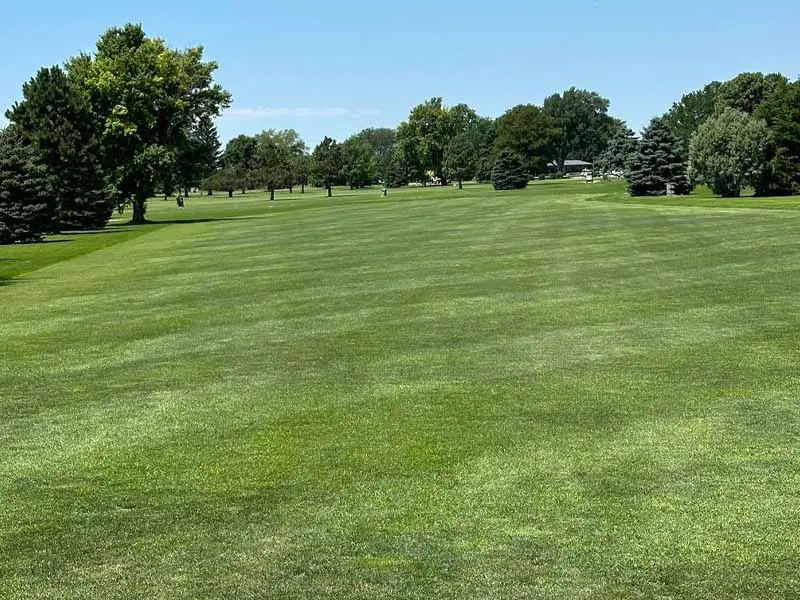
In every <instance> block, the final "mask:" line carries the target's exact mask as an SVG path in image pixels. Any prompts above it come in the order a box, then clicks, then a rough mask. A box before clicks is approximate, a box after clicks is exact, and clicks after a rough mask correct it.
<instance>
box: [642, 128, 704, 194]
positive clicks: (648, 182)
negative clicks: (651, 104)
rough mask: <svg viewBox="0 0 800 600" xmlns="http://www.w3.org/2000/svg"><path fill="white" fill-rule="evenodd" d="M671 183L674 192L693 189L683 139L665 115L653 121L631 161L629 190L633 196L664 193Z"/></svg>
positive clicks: (645, 131) (684, 192) (681, 192)
mask: <svg viewBox="0 0 800 600" xmlns="http://www.w3.org/2000/svg"><path fill="white" fill-rule="evenodd" d="M668 186H671V187H672V189H673V191H674V193H675V194H688V193H689V192H690V191H691V186H690V185H689V179H688V177H687V176H686V157H685V155H684V153H683V148H682V146H681V143H680V140H678V138H677V137H675V136H674V135H673V134H672V132H671V131H670V129H669V127H667V124H666V123H665V122H664V120H663V119H660V118H657V119H653V120H652V121H651V122H650V125H649V126H648V127H647V128H646V129H645V130H644V133H643V134H642V138H641V140H639V143H637V144H636V149H635V151H634V152H633V153H632V154H631V157H630V161H629V163H628V190H629V191H630V193H631V195H632V196H663V195H665V194H666V193H667V187H668Z"/></svg>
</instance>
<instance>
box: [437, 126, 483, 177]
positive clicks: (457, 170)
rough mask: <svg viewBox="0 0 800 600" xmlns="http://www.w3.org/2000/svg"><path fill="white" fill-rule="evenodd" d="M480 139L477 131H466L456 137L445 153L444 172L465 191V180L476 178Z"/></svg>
mask: <svg viewBox="0 0 800 600" xmlns="http://www.w3.org/2000/svg"><path fill="white" fill-rule="evenodd" d="M478 152H479V138H478V134H477V131H475V130H474V129H473V130H472V131H464V132H462V133H459V134H458V135H457V136H455V137H454V138H453V139H452V140H450V143H449V144H447V148H445V151H444V170H445V173H447V176H448V177H449V178H450V179H451V180H453V181H457V182H458V189H463V188H464V185H463V182H464V180H465V179H470V178H471V177H474V176H475V171H476V170H477V168H478Z"/></svg>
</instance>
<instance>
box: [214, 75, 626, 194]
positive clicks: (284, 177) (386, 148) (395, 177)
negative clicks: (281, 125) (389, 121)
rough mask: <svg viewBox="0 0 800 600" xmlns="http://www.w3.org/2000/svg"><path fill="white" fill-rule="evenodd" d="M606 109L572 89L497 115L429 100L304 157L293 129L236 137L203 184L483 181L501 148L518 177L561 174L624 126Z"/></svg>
mask: <svg viewBox="0 0 800 600" xmlns="http://www.w3.org/2000/svg"><path fill="white" fill-rule="evenodd" d="M608 109H609V102H608V100H607V99H605V98H602V97H601V96H600V95H598V94H597V93H595V92H589V91H586V90H579V89H576V88H573V89H570V90H567V91H566V92H564V93H563V94H555V95H553V96H550V97H549V98H547V99H546V100H545V101H544V103H543V105H542V106H536V105H532V104H526V105H520V106H516V107H514V108H512V109H511V110H509V111H508V112H506V113H505V114H504V115H503V116H501V117H500V118H498V119H491V118H487V117H481V116H479V115H478V114H477V113H476V111H475V110H474V109H472V108H470V107H469V106H467V105H466V104H457V105H455V106H451V107H448V106H446V105H445V104H444V102H443V100H442V98H432V99H431V100H428V101H426V102H423V103H422V104H420V105H418V106H416V107H414V108H413V109H412V110H411V112H410V115H409V118H408V120H407V121H405V122H403V123H401V124H400V125H399V126H398V128H397V129H396V130H394V129H366V130H364V131H362V132H360V133H358V134H356V135H354V136H352V137H350V138H348V139H347V140H345V141H344V142H343V143H338V142H337V141H336V140H333V139H331V138H327V137H326V138H325V139H324V140H323V141H322V142H321V143H320V144H319V145H318V146H317V147H316V148H315V149H314V151H313V152H312V153H310V154H309V152H308V148H307V147H306V145H305V144H304V143H303V141H302V140H301V139H300V137H299V136H298V135H297V132H295V131H294V130H287V131H272V130H270V131H265V132H262V133H261V134H259V135H255V136H239V137H237V138H234V139H233V140H231V141H230V142H229V143H228V146H227V148H226V149H225V152H224V153H223V155H222V158H221V161H220V166H219V169H218V171H217V172H215V173H214V174H213V175H212V176H211V177H208V178H207V179H206V180H205V181H204V182H203V184H202V185H203V186H204V187H205V188H206V189H208V190H209V191H211V190H224V191H227V192H228V193H229V195H232V194H233V191H234V190H236V189H241V190H242V191H245V190H246V189H248V188H253V187H265V188H266V189H268V190H270V191H272V192H274V190H275V189H276V188H288V189H289V190H290V191H291V190H292V189H293V187H295V186H301V189H302V190H303V191H304V188H305V185H307V184H308V183H311V184H313V185H316V186H319V187H325V188H327V189H328V194H329V195H330V193H331V188H332V186H334V185H349V186H350V187H351V188H360V187H364V186H367V185H371V184H373V183H377V182H383V183H384V184H385V185H387V186H389V187H398V186H400V185H404V184H407V183H410V182H420V183H422V184H423V185H425V184H427V183H430V182H432V181H435V182H438V183H441V184H442V185H447V184H448V182H450V181H453V182H457V183H458V184H459V186H461V184H462V182H463V181H466V180H470V179H477V180H478V181H489V180H491V179H492V174H493V170H494V167H495V166H496V163H497V162H498V157H499V156H500V155H502V154H503V153H504V152H505V153H507V154H513V155H514V156H513V160H515V161H516V160H518V161H520V163H521V170H522V175H523V176H524V177H525V178H531V177H533V176H535V175H537V174H541V173H545V172H547V171H548V169H552V170H561V171H563V169H564V162H565V161H566V160H567V159H568V158H578V159H584V160H594V159H595V158H596V157H599V156H600V155H601V154H602V153H603V151H604V150H605V149H606V148H607V146H608V144H609V141H610V140H612V139H614V137H615V136H616V135H618V134H619V133H620V132H626V131H627V129H626V128H625V125H624V123H623V122H622V121H620V120H618V119H614V118H613V117H611V116H609V114H608ZM507 162H508V158H507V159H506V161H505V162H504V163H503V164H506V163H507ZM526 181H527V179H526ZM503 185H504V184H501V187H502V186H503Z"/></svg>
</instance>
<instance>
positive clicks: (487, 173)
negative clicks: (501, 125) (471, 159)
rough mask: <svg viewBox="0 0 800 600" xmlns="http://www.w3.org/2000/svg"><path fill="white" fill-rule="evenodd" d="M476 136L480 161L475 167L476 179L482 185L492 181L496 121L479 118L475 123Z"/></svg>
mask: <svg viewBox="0 0 800 600" xmlns="http://www.w3.org/2000/svg"><path fill="white" fill-rule="evenodd" d="M475 134H476V136H477V139H478V161H477V163H476V165H475V179H476V180H477V181H479V182H481V183H484V182H486V181H491V180H492V168H493V167H494V161H495V156H496V152H495V141H496V139H497V125H496V122H495V120H494V119H489V118H487V117H479V118H478V120H477V122H476V123H475Z"/></svg>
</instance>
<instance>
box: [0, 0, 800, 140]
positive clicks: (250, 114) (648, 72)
mask: <svg viewBox="0 0 800 600" xmlns="http://www.w3.org/2000/svg"><path fill="white" fill-rule="evenodd" d="M128 21H131V22H136V23H142V24H143V25H144V27H145V30H146V31H147V33H148V34H149V35H152V36H159V37H163V38H164V39H166V40H167V43H168V44H169V45H170V46H173V47H180V48H183V47H187V46H192V45H198V44H202V45H203V46H205V48H206V55H207V58H209V59H212V60H216V61H217V62H219V65H220V69H219V71H218V75H217V79H218V81H219V82H220V83H222V84H223V85H224V86H225V87H226V88H227V89H228V90H230V91H231V92H232V93H233V96H234V106H233V108H232V109H230V110H229V111H228V113H227V114H226V115H225V116H224V117H223V118H222V119H220V122H219V129H220V134H221V136H222V137H223V138H224V139H229V138H230V137H233V136H234V135H236V134H238V133H255V132H257V131H260V130H262V129H265V128H280V129H282V128H288V127H293V128H295V129H297V130H298V131H299V132H300V134H301V135H302V136H303V137H304V138H305V139H306V141H307V142H309V144H314V143H316V142H318V141H319V140H320V139H321V138H322V137H323V136H324V135H331V136H332V137H336V138H338V139H343V138H345V137H347V136H348V135H349V134H351V133H355V132H357V131H359V130H360V129H362V128H364V127H379V126H389V127H393V126H395V125H396V124H397V123H399V122H400V121H401V120H403V119H405V118H406V117H407V115H408V111H409V109H410V108H411V107H412V106H413V105H415V104H417V103H419V102H421V101H423V100H425V99H427V98H430V97H432V96H443V97H444V99H445V101H446V102H447V103H448V104H456V103H459V102H466V103H467V104H469V105H471V106H473V107H474V108H475V109H476V110H477V111H478V112H479V113H480V114H483V115H486V116H498V115H500V114H502V113H503V112H504V111H505V110H506V109H508V108H510V107H511V106H513V105H515V104H520V103H528V102H532V103H537V104H539V103H541V102H542V100H543V99H544V98H545V97H546V96H547V95H549V94H551V93H554V92H558V91H562V90H564V89H567V88H569V87H571V86H573V85H574V86H578V87H584V88H588V89H592V90H595V91H598V92H600V93H601V94H602V95H604V96H606V97H607V98H609V99H610V100H611V112H612V114H613V115H614V116H617V117H619V118H622V119H625V120H626V121H627V122H628V124H629V125H630V126H631V127H632V128H633V129H635V130H637V131H638V130H640V129H641V128H642V126H643V125H645V124H646V123H647V121H649V119H650V118H652V117H653V116H655V115H657V114H661V113H663V112H664V111H665V110H666V109H667V108H669V106H670V105H671V104H672V102H674V101H675V100H677V99H679V98H680V97H681V95H683V94H684V93H686V92H688V91H691V90H694V89H697V88H699V87H702V86H703V85H704V84H705V83H707V82H709V81H711V80H714V79H720V80H722V79H727V78H730V77H732V76H734V75H736V74H737V73H739V72H742V71H764V72H782V73H785V74H786V75H788V76H789V77H791V78H793V79H794V78H797V77H798V75H800V52H798V47H800V46H799V45H798V39H800V0H761V1H760V2H752V1H751V0H746V1H745V0H571V1H570V2H560V1H558V0H548V1H539V0H491V1H489V0H484V1H480V2H479V1H474V0H402V1H395V0H388V1H386V0H338V1H336V0H294V1H283V0H263V1H260V2H258V1H244V0H213V1H210V0H192V1H188V0H160V1H154V0H139V1H137V2H115V1H113V0H112V1H111V2H109V1H108V0H69V1H65V0H33V1H32V2H8V3H4V7H3V9H2V14H0V57H2V58H1V59H0V60H1V61H2V67H0V108H2V109H5V108H8V107H9V106H10V105H11V104H12V103H13V102H14V101H16V100H17V99H18V98H19V95H20V88H21V85H22V83H23V82H24V81H25V80H27V79H29V78H30V77H31V76H32V75H33V74H34V73H35V72H36V70H37V69H38V68H39V67H41V66H43V65H51V64H56V63H62V62H63V61H64V60H65V59H67V58H68V57H70V56H72V55H75V54H77V53H78V52H80V51H92V50H93V49H94V44H95V42H96V40H97V38H98V37H99V36H100V34H101V33H102V32H103V31H105V30H106V29H107V28H108V27H110V26H113V25H122V24H124V23H125V22H128ZM3 112H4V110H3Z"/></svg>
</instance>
